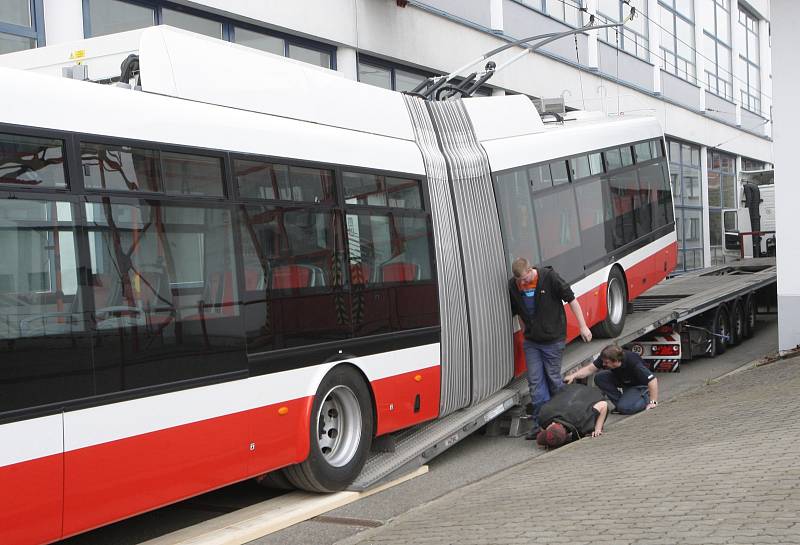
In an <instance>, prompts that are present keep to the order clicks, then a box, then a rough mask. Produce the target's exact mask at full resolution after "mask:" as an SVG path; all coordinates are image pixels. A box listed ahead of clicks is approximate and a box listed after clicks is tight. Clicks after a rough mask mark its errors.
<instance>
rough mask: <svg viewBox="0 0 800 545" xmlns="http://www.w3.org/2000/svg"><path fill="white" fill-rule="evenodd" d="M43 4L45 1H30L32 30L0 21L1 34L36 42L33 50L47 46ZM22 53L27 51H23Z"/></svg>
mask: <svg viewBox="0 0 800 545" xmlns="http://www.w3.org/2000/svg"><path fill="white" fill-rule="evenodd" d="M43 2H44V0H28V5H29V6H30V10H31V26H30V28H28V27H26V26H23V25H15V24H13V23H7V22H5V21H0V33H3V34H10V35H12V36H19V37H22V38H31V39H33V40H36V44H35V45H34V46H33V49H36V48H38V47H44V46H45V45H47V43H46V41H45V31H44V5H43ZM22 51H26V50H24V49H23V50H22Z"/></svg>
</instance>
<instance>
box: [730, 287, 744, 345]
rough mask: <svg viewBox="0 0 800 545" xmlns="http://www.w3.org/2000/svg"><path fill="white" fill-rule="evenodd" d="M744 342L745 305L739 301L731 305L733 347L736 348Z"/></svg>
mask: <svg viewBox="0 0 800 545" xmlns="http://www.w3.org/2000/svg"><path fill="white" fill-rule="evenodd" d="M742 340H744V305H743V304H742V301H741V299H737V300H736V301H734V302H733V304H732V305H731V342H730V344H731V346H736V345H738V344H739V343H741V342H742Z"/></svg>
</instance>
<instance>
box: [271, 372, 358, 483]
mask: <svg viewBox="0 0 800 545" xmlns="http://www.w3.org/2000/svg"><path fill="white" fill-rule="evenodd" d="M371 399H372V398H371V396H370V392H369V389H368V388H367V385H366V384H365V383H364V380H363V379H362V378H361V376H360V375H359V374H358V373H357V372H356V371H355V370H353V369H352V368H350V367H347V366H339V367H336V368H334V369H333V370H331V371H330V372H329V373H328V374H327V375H325V378H324V379H323V380H322V383H320V385H319V388H318V389H317V394H316V395H315V396H314V405H313V408H312V411H311V422H310V425H309V434H310V440H311V444H310V447H309V453H308V458H306V460H305V461H304V462H302V463H299V464H297V465H294V466H291V467H288V468H286V469H284V470H283V472H284V475H285V476H286V478H287V479H288V480H289V482H291V483H292V484H293V485H294V486H296V487H297V488H300V489H302V490H308V491H309V492H336V491H338V490H342V489H344V488H346V487H347V486H348V485H349V484H350V483H352V482H353V480H355V478H356V477H357V476H358V474H359V473H360V472H361V468H362V467H363V466H364V462H365V461H366V458H367V454H369V448H370V444H371V443H372V430H373V413H372V403H371Z"/></svg>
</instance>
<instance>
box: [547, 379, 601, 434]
mask: <svg viewBox="0 0 800 545" xmlns="http://www.w3.org/2000/svg"><path fill="white" fill-rule="evenodd" d="M607 415H608V402H607V401H606V400H605V398H604V397H603V393H602V392H601V391H600V390H598V389H597V388H591V387H589V386H585V385H583V384H568V385H567V386H564V388H562V389H561V390H560V391H559V392H558V393H557V394H556V395H554V396H553V397H552V398H551V399H550V401H548V402H547V403H545V404H544V405H543V406H542V410H541V411H540V412H539V422H541V423H542V428H543V429H542V430H541V431H540V432H539V433H538V435H537V436H536V442H537V443H538V444H539V445H542V446H545V447H550V448H557V447H560V446H561V445H563V444H564V443H566V442H568V441H574V440H575V439H580V438H581V437H584V436H586V435H591V436H592V437H599V436H600V435H601V434H602V433H603V424H605V421H606V416H607Z"/></svg>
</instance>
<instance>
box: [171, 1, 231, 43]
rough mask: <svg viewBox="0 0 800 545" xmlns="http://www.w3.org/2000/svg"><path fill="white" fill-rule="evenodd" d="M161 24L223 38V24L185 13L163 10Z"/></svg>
mask: <svg viewBox="0 0 800 545" xmlns="http://www.w3.org/2000/svg"><path fill="white" fill-rule="evenodd" d="M161 23H162V24H165V25H172V26H174V27H178V28H182V29H184V30H188V31H190V32H196V33H197V34H203V35H204V36H210V37H212V38H222V23H220V22H219V21H214V20H212V19H207V18H205V17H200V16H198V15H192V14H191V13H185V12H183V11H177V10H174V9H167V8H162V9H161Z"/></svg>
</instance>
